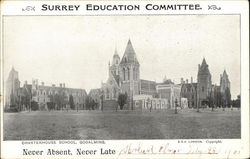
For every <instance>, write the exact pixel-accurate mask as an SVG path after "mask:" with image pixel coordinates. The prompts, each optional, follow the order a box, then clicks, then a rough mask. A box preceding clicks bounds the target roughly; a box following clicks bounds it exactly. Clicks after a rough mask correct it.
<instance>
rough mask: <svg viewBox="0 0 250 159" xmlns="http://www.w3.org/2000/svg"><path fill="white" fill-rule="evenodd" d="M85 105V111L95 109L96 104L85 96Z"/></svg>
mask: <svg viewBox="0 0 250 159" xmlns="http://www.w3.org/2000/svg"><path fill="white" fill-rule="evenodd" d="M85 103H86V109H88V110H91V109H92V110H94V109H95V105H96V102H95V101H94V100H93V99H92V97H91V96H87V98H86V101H85Z"/></svg>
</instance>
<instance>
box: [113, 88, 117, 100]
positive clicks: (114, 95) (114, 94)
mask: <svg viewBox="0 0 250 159" xmlns="http://www.w3.org/2000/svg"><path fill="white" fill-rule="evenodd" d="M113 98H116V89H115V88H114V90H113Z"/></svg>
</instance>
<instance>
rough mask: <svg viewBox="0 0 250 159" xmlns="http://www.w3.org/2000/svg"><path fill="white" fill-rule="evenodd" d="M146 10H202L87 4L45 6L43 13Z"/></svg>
mask: <svg viewBox="0 0 250 159" xmlns="http://www.w3.org/2000/svg"><path fill="white" fill-rule="evenodd" d="M141 9H145V10H148V11H151V10H152V11H153V10H158V11H159V10H163V11H164V10H166V11H167V10H201V9H202V7H201V6H200V4H160V5H159V4H151V3H149V4H145V5H139V4H133V5H132V4H131V5H127V4H126V5H125V4H105V5H104V4H86V5H84V6H81V5H51V4H43V5H42V9H41V10H42V11H80V10H85V11H139V10H141Z"/></svg>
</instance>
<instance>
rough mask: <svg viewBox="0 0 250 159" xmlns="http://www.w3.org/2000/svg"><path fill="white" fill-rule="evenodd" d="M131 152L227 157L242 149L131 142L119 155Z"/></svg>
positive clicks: (238, 152)
mask: <svg viewBox="0 0 250 159" xmlns="http://www.w3.org/2000/svg"><path fill="white" fill-rule="evenodd" d="M129 154H141V155H144V154H193V155H202V154H207V155H216V154H225V155H227V157H229V156H230V155H237V154H240V150H237V149H231V148H230V149H224V150H223V149H221V148H220V147H218V146H205V147H199V145H192V144H189V145H186V146H184V145H181V146H176V145H175V146H171V145H170V143H166V144H162V145H143V143H142V142H139V143H130V144H128V145H126V146H125V147H124V148H122V149H121V151H120V152H119V155H129Z"/></svg>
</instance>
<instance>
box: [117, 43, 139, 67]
mask: <svg viewBox="0 0 250 159" xmlns="http://www.w3.org/2000/svg"><path fill="white" fill-rule="evenodd" d="M121 63H138V64H139V62H138V60H137V58H136V54H135V50H134V48H133V45H132V42H131V40H130V39H129V40H128V43H127V46H126V49H125V52H124V55H123V58H122V60H121Z"/></svg>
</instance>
